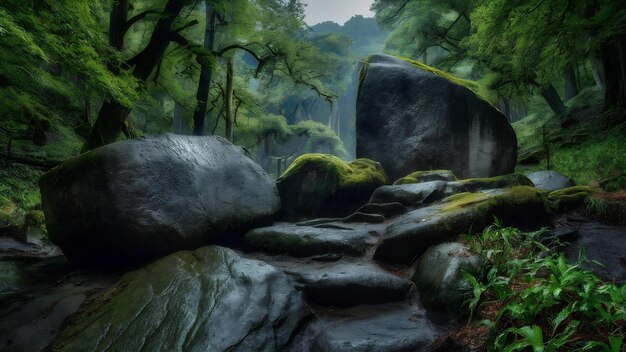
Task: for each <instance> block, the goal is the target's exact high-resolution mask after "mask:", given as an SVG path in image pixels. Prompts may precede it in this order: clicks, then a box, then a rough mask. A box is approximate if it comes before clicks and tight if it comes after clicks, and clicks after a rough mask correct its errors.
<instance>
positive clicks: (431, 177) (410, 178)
mask: <svg viewBox="0 0 626 352" xmlns="http://www.w3.org/2000/svg"><path fill="white" fill-rule="evenodd" d="M428 181H457V178H456V176H455V175H454V173H452V171H450V170H430V171H415V172H412V173H410V174H409V175H406V176H404V177H403V178H401V179H398V180H396V182H394V183H393V184H394V185H405V184H410V183H421V182H428Z"/></svg>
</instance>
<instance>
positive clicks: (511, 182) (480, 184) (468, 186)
mask: <svg viewBox="0 0 626 352" xmlns="http://www.w3.org/2000/svg"><path fill="white" fill-rule="evenodd" d="M460 183H461V185H463V187H464V189H465V190H466V191H469V192H473V191H478V190H481V189H494V188H506V187H513V186H533V183H532V181H531V180H529V179H528V177H526V176H524V175H520V174H509V175H503V176H495V177H489V178H470V179H466V180H461V181H460Z"/></svg>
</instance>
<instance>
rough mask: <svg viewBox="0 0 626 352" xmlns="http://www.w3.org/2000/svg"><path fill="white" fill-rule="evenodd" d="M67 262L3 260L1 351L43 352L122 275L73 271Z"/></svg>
mask: <svg viewBox="0 0 626 352" xmlns="http://www.w3.org/2000/svg"><path fill="white" fill-rule="evenodd" d="M73 270H74V269H73V268H72V267H71V266H70V264H69V263H68V262H67V260H66V259H65V258H63V257H51V258H34V257H21V258H20V257H14V258H2V259H0V350H1V351H5V352H12V351H15V352H18V351H41V350H43V349H44V348H45V347H46V346H47V345H48V344H49V343H50V342H51V341H52V340H53V339H54V337H55V336H56V334H57V333H58V332H59V330H60V329H61V327H62V326H63V323H64V322H65V321H66V319H67V318H68V317H69V316H71V315H72V314H74V313H75V312H76V311H78V309H79V307H80V306H81V304H83V303H84V302H85V301H86V300H87V299H89V297H91V296H92V295H93V294H96V293H97V292H101V290H103V289H105V288H108V287H111V286H112V285H113V284H114V283H115V281H117V279H118V278H119V276H111V275H108V276H102V275H98V274H93V273H87V272H82V271H73Z"/></svg>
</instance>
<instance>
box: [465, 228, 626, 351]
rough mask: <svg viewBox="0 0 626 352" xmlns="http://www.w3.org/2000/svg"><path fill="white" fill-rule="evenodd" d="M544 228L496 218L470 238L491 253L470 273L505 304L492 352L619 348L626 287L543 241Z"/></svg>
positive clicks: (475, 306)
mask: <svg viewBox="0 0 626 352" xmlns="http://www.w3.org/2000/svg"><path fill="white" fill-rule="evenodd" d="M543 233H544V231H543V230H542V231H538V232H533V233H522V232H521V231H519V230H517V229H513V228H503V227H502V226H500V225H499V223H498V222H497V221H496V224H495V225H494V226H491V227H488V228H486V229H485V230H484V231H483V233H482V234H481V235H479V236H466V240H467V241H468V243H469V245H470V248H471V249H472V250H473V251H474V252H476V253H478V254H480V255H481V256H482V257H483V258H484V259H485V261H484V263H485V264H484V266H483V268H482V269H481V272H480V273H479V275H476V276H475V277H472V276H471V275H469V274H466V277H468V278H469V281H470V282H471V283H472V285H473V292H474V296H473V297H472V298H471V299H470V300H469V301H468V305H469V309H470V312H472V313H473V312H474V311H475V310H479V307H480V304H481V303H482V304H486V303H487V302H493V301H494V300H496V301H498V302H502V305H501V306H500V307H499V311H498V313H497V315H496V316H495V319H494V320H493V321H487V322H486V324H488V325H489V326H490V329H491V333H490V338H489V341H488V343H487V350H488V351H517V350H525V349H527V348H531V349H532V350H533V351H559V350H567V351H587V350H597V349H600V350H606V351H619V350H620V348H622V347H621V346H622V338H621V337H622V336H623V334H624V329H626V326H625V325H624V322H625V318H626V285H622V286H618V285H615V284H611V283H604V282H602V281H601V280H600V279H599V278H598V277H596V276H595V275H594V274H592V273H591V272H589V271H586V270H584V269H582V268H581V266H580V265H581V261H582V258H581V261H579V263H577V264H575V265H570V264H568V263H567V260H566V258H565V256H564V254H562V253H560V254H555V253H551V252H550V249H549V248H548V247H546V246H545V245H544V244H542V243H541V242H540V239H541V238H542V236H543Z"/></svg>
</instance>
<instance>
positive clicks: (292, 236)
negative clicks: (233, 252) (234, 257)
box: [243, 223, 384, 257]
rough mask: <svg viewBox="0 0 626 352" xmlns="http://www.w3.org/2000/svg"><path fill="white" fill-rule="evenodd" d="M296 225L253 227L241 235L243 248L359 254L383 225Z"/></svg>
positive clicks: (374, 240) (298, 253) (307, 253)
mask: <svg viewBox="0 0 626 352" xmlns="http://www.w3.org/2000/svg"><path fill="white" fill-rule="evenodd" d="M319 226H323V227H312V226H298V225H295V224H288V223H279V224H276V225H274V226H270V227H263V228H258V229H254V230H252V231H250V232H248V233H247V234H246V235H245V236H244V238H243V248H244V249H246V250H247V251H252V252H265V253H269V254H285V253H287V254H289V255H292V256H294V257H307V256H314V255H323V254H348V255H351V256H361V255H363V254H364V253H365V252H366V250H367V248H369V247H371V246H373V245H374V244H376V243H377V241H378V236H379V233H381V232H382V229H383V228H384V226H383V225H362V224H361V225H359V224H342V223H337V224H334V223H325V224H322V225H319Z"/></svg>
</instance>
